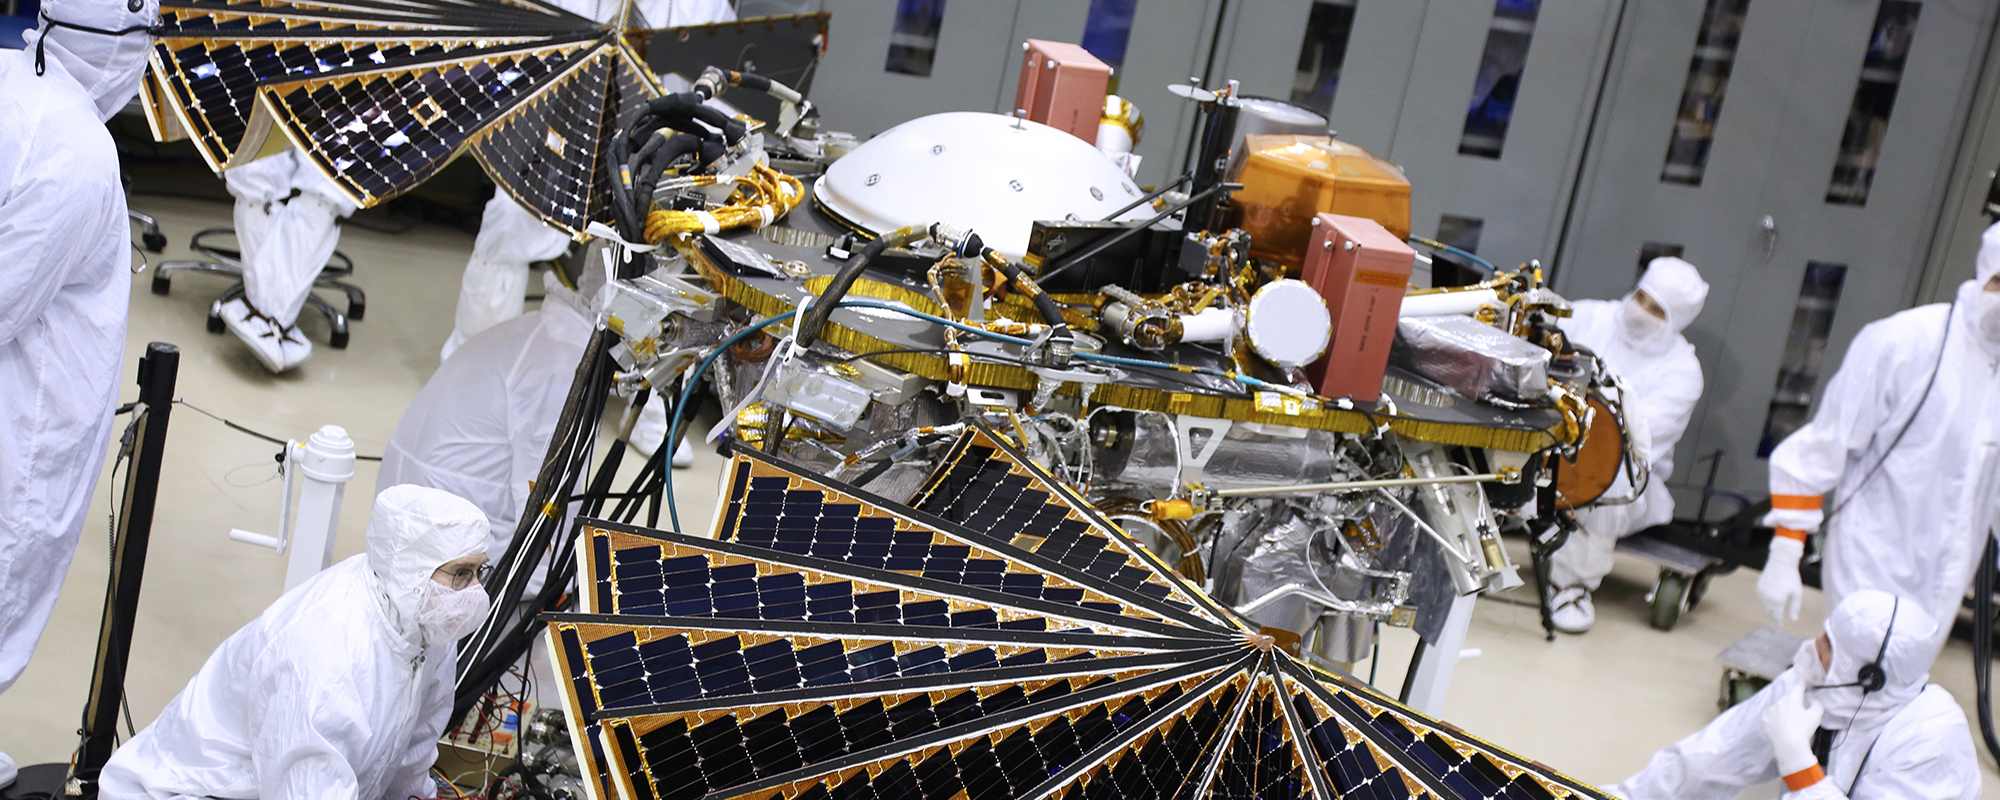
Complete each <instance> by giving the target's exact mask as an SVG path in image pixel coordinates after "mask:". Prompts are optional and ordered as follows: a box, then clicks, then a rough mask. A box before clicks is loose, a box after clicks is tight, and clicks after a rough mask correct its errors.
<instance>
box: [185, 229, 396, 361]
mask: <svg viewBox="0 0 2000 800" xmlns="http://www.w3.org/2000/svg"><path fill="white" fill-rule="evenodd" d="M235 235H236V229H235V228H209V229H207V230H204V231H202V232H200V233H197V234H195V235H194V240H193V241H191V242H189V243H188V249H190V250H193V251H195V252H196V253H199V254H201V255H204V256H207V257H208V258H210V259H212V260H211V261H169V262H167V263H165V264H161V265H160V266H159V267H157V268H155V269H154V270H153V294H158V295H164V294H166V293H168V292H170V291H172V290H173V275H174V273H176V272H196V273H202V274H207V275H221V276H223V277H225V278H235V279H236V283H235V285H233V286H230V287H229V289H228V290H227V291H224V292H223V293H222V296H221V297H217V298H215V301H214V302H211V303H209V304H208V332H209V333H221V332H223V331H224V330H226V326H224V325H223V322H222V304H223V303H227V302H229V301H231V300H235V299H236V298H238V297H242V296H243V260H242V259H243V253H242V251H240V250H236V249H234V248H233V247H232V246H225V245H221V244H219V243H218V242H217V241H216V240H217V239H219V238H220V237H223V236H229V237H234V236H235ZM353 274H354V260H353V259H350V258H348V257H347V254H346V253H342V252H340V251H339V250H335V251H333V257H332V258H329V259H327V262H326V267H325V268H324V269H321V270H320V272H319V277H317V278H314V279H313V288H315V289H339V290H340V291H342V292H345V293H347V313H345V314H342V313H340V310H339V309H336V308H334V307H333V304H332V303H329V302H327V301H326V300H324V299H322V298H321V297H320V296H319V295H317V294H313V293H310V292H308V293H307V294H306V305H308V306H310V307H312V309H313V310H315V311H318V312H319V313H320V315H321V316H324V317H326V322H327V326H328V327H329V328H331V329H332V332H331V333H330V334H329V335H328V336H327V337H326V343H327V344H328V345H329V346H331V347H333V348H334V349H336V350H339V349H345V348H346V347H347V320H349V319H356V320H358V319H361V317H362V315H363V314H365V313H367V311H368V295H366V294H364V293H362V291H361V287H359V286H355V285H354V284H351V283H348V282H346V281H344V280H341V279H342V278H346V277H348V276H350V275H353Z"/></svg>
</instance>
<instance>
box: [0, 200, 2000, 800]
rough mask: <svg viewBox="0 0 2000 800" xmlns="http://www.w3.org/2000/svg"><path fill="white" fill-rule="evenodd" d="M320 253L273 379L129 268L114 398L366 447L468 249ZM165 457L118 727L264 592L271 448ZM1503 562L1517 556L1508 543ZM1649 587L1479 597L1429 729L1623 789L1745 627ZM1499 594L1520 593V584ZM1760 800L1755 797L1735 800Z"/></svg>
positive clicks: (81, 685)
mask: <svg viewBox="0 0 2000 800" xmlns="http://www.w3.org/2000/svg"><path fill="white" fill-rule="evenodd" d="M133 206H134V208H137V209H139V210H141V211H145V212H147V213H151V214H153V215H155V216H156V217H158V218H159V221H160V224H161V226H162V228H163V229H164V230H165V231H166V234H167V236H168V238H169V240H170V242H171V243H170V246H169V248H168V251H167V253H166V254H165V255H164V256H150V258H151V259H152V260H153V262H154V263H159V262H160V261H161V260H163V259H165V258H188V257H190V256H189V253H188V251H187V240H188V237H189V235H190V234H192V233H193V232H195V231H196V230H199V229H202V228H206V227H211V226H217V225H228V224H230V219H229V217H230V208H229V206H228V205H227V204H224V203H217V202H204V201H195V200H185V199H168V198H162V197H151V196H140V197H137V198H135V199H134V202H133ZM340 247H341V249H342V250H343V251H345V252H347V253H348V254H349V255H351V256H352V257H353V259H354V262H355V264H356V265H357V269H356V273H355V278H354V280H355V282H356V283H358V284H360V285H361V286H362V287H363V288H365V289H366V290H367V292H368V297H369V303H368V313H367V318H366V319H364V320H360V321H357V322H353V323H351V330H352V336H353V340H352V344H351V346H350V347H349V348H348V349H346V350H334V349H332V348H329V347H326V346H325V345H324V341H325V339H324V325H323V323H322V322H321V320H320V319H318V318H317V317H316V316H314V315H313V314H312V313H311V312H308V313H307V314H305V315H304V316H302V320H304V322H303V323H302V324H304V325H305V326H306V328H307V332H308V333H309V334H310V335H311V336H313V338H314V341H315V344H316V348H317V349H316V352H315V353H314V355H313V358H312V360H311V361H308V362H307V363H306V364H304V365H303V366H302V367H300V368H298V369H296V370H294V371H292V372H290V373H287V374H285V375H282V376H273V375H271V374H270V373H268V372H266V371H265V370H264V369H263V367H261V366H259V365H258V363H257V362H256V361H255V360H254V359H253V358H252V356H251V355H250V353H249V351H248V350H247V349H246V348H244V347H243V346H242V345H241V344H240V343H238V342H237V341H236V340H235V339H234V338H233V337H229V336H227V335H221V336H217V335H211V334H209V333H207V332H206V331H205V330H204V327H203V325H204V320H205V318H206V310H207V305H208V302H209V300H210V299H212V298H213V297H214V296H215V295H216V294H217V293H218V292H220V291H221V290H222V288H223V284H222V282H221V281H220V280H218V279H214V278H207V277H201V276H184V277H181V278H178V279H176V280H175V282H174V288H173V293H172V294H171V295H169V296H166V297H160V296H156V295H153V294H151V293H150V292H149V291H148V290H147V287H148V284H149V282H150V275H149V274H141V275H137V276H134V278H133V279H132V312H131V324H130V333H129V334H128V337H127V346H126V370H125V373H124V375H125V377H124V379H123V381H122V382H123V383H124V384H125V386H126V389H125V391H124V397H125V399H128V400H129V399H131V398H133V397H134V396H135V395H136V390H135V389H134V388H133V387H132V383H131V380H132V375H133V368H134V367H135V365H136V364H137V361H138V358H139V356H140V354H141V353H143V352H144V349H145V345H146V343H147V342H151V341H163V342H171V343H174V344H176V345H178V346H179V347H180V348H181V367H180V380H179V389H178V392H177V394H178V395H179V396H180V397H181V398H183V399H185V401H186V402H187V403H188V404H190V405H192V406H198V407H200V408H201V409H204V410H206V411H209V412H212V413H214V414H216V415H219V416H221V417H224V418H227V419H229V420H231V421H234V422H236V423H238V424H241V425H243V426H246V427H249V428H252V429H255V430H257V431H261V432H265V433H269V434H272V435H276V436H279V437H292V438H301V439H302V438H304V437H305V436H307V435H308V434H310V433H311V432H312V431H314V430H315V429H317V428H318V427H319V426H321V425H326V424H334V425H340V426H342V427H344V428H346V429H347V431H348V434H349V435H350V436H352V437H353V438H354V441H355V444H356V447H357V449H358V451H359V452H360V453H362V454H368V455H375V454H380V453H381V452H382V448H383V445H384V443H385V442H386V441H387V440H388V438H389V434H390V431H391V430H392V429H393V428H394V426H395V423H396V419H397V417H398V415H400V414H401V412H402V410H403V407H404V405H405V404H407V403H408V402H409V401H410V399H411V398H412V397H414V396H415V395H416V393H417V391H418V389H420V388H421V387H422V386H423V383H424V380H425V379H426V378H427V377H429V375H430V374H431V372H432V370H434V369H436V367H437V364H438V356H437V353H438V347H439V345H441V344H442V343H443V342H444V339H445V337H446V335H447V334H448V333H449V332H450V329H451V322H452V312H453V308H454V303H455V298H456V297H457V293H458V282H459V275H460V271H461V270H462V269H463V267H464V264H465V260H466V256H467V255H468V254H469V253H470V251H471V247H472V237H471V236H470V235H469V234H465V233H462V232H460V231H456V230H451V229H447V228H442V227H438V226H433V225H419V226H417V227H416V228H414V229H413V230H410V231H408V232H406V233H401V234H383V233H376V232H372V231H368V230H362V229H360V228H357V227H349V228H347V230H346V232H345V233H344V234H343V236H342V240H341V244H340ZM536 286H537V287H538V286H539V284H538V283H537V284H536ZM120 424H121V425H122V424H123V423H122V422H121V423H120ZM167 448H168V449H167V453H166V466H165V469H164V470H163V473H162V475H161V478H160V484H161V485H160V501H159V506H158V509H157V516H156V520H155V523H154V526H153V539H152V549H151V554H150V556H149V559H148V562H147V564H146V574H145V588H144V592H143V596H142V599H141V602H140V606H139V615H138V622H137V628H136V632H135V634H134V637H133V651H132V673H131V677H130V679H129V680H128V682H127V693H128V697H129V700H130V704H131V713H132V718H133V721H134V722H136V723H137V724H139V725H141V726H143V725H145V724H146V723H147V722H149V721H150V720H152V719H153V718H154V716H156V715H157V714H158V713H159V711H160V709H161V708H162V707H163V706H165V705H166V703H167V701H168V700H170V699H171V698H172V697H173V696H174V694H175V693H177V692H178V691H180V689H181V687H182V686H183V685H184V684H185V683H186V681H187V680H188V678H189V677H191V676H192V675H193V674H194V673H195V671H196V670H197V669H199V668H200V667H201V664H202V662H203V661H204V660H205V659H207V657H208V654H209V652H210V651H211V650H213V649H214V648H215V646H216V645H217V644H218V643H220V642H221V641H222V640H223V638H225V637H227V636H228V635H229V634H230V633H231V632H233V631H235V630H236V629H237V628H238V627H239V626H241V625H243V624H244V623H245V622H247V621H249V620H250V619H252V618H253V617H255V616H256V615H257V614H258V613H259V612H261V611H262V610H263V608H264V607H265V605H267V604H268V603H270V602H271V601H272V600H273V599H275V598H276V597H277V596H278V594H279V592H280V590H281V589H282V587H283V583H284V571H285V560H284V559H283V558H281V557H279V556H278V555H277V554H275V553H274V552H272V551H270V550H267V549H263V548H259V547H255V546H252V545H247V544H241V543H238V542H234V541H231V540H230V539H229V536H228V533H229V530H230V529H231V528H243V529H247V530H252V531H259V532H265V533H269V532H272V531H273V530H274V529H275V527H276V525H277V517H278V497H279V489H280V486H281V485H282V484H281V482H280V480H279V478H278V474H277V470H276V466H275V464H274V463H273V461H272V455H273V453H275V452H276V449H277V448H276V446H275V445H272V444H269V443H267V442H264V441H260V440H258V439H254V438H251V437H250V436H247V435H244V434H242V433H239V432H236V431H233V430H230V429H229V428H226V427H224V426H223V425H222V424H221V423H219V422H217V421H215V420H213V419H209V418H207V417H205V416H202V415H201V414H198V413H195V412H194V411H193V410H192V409H190V408H188V407H186V406H183V407H179V408H176V409H175V411H174V414H173V417H172V424H171V428H170V434H169V437H168V445H167ZM696 459H697V460H696V463H695V466H694V467H693V468H691V469H687V470H680V471H678V473H677V475H678V478H679V480H678V481H677V483H678V484H679V485H680V486H681V487H682V494H681V501H682V503H683V506H682V507H683V509H685V513H686V518H687V519H690V520H703V521H705V520H707V519H709V516H710V514H711V509H712V508H713V498H714V494H715V493H714V489H715V487H716V484H717V477H718V476H719V474H720V465H721V464H722V463H723V462H722V460H721V459H720V458H719V457H717V456H716V455H715V454H714V453H713V452H712V451H709V450H705V449H701V448H697V450H696ZM107 468H108V465H107ZM375 474H376V465H375V464H374V463H373V462H367V461H364V462H361V463H360V464H359V465H358V467H357V468H356V470H355V475H354V479H353V481H352V483H350V484H349V486H348V490H347V493H346V498H345V500H344V502H343V505H342V513H341V524H340V528H341V533H340V539H339V541H338V542H337V543H336V545H335V556H336V558H345V557H347V556H350V555H353V554H356V553H359V552H361V550H362V545H363V541H362V540H363V531H364V530H365V528H366V525H367V519H368V509H369V498H370V497H371V496H372V494H373V488H374V485H375ZM111 488H112V487H111V486H110V485H109V483H108V482H107V481H104V480H100V481H99V484H98V488H97V496H96V498H95V499H94V501H93V506H92V512H91V516H90V518H89V522H88V523H87V524H86V526H85V529H84V536H83V540H82V543H81V545H80V546H79V547H78V549H77V554H76V559H75V561H74V563H73V564H72V565H71V567H70V570H69V576H68V580H67V582H66V583H65V584H64V586H63V594H62V597H61V599H60V601H59V602H58V603H57V605H56V612H55V618H54V620H53V621H52V622H51V623H50V625H49V628H48V632H47V633H46V634H44V635H43V637H42V641H41V647H40V649H39V650H38V651H37V652H36V654H35V658H34V660H33V662H32V663H30V664H29V666H28V669H27V672H26V674H24V675H23V676H22V677H21V680H20V681H19V682H18V683H17V684H15V686H14V687H13V689H12V690H10V691H8V692H7V693H6V694H5V695H0V752H5V753H7V754H9V755H12V756H13V757H14V758H15V759H16V760H17V761H19V762H20V763H21V764H24V765H26V764H35V763H43V762H51V761H64V760H67V759H68V758H69V756H70V753H71V751H72V750H73V749H74V747H75V745H76V736H75V731H76V729H77V721H78V718H79V715H80V713H81V709H82V707H83V705H84V700H85V692H86V688H87V685H88V683H89V681H90V676H91V664H92V659H93V652H94V649H95V645H96V640H97V632H98V620H99V617H100V615H101V613H102V604H103V597H104V586H105V581H106V569H107V567H106V565H107V562H108V552H107V533H106V531H107V524H108V523H107V519H108V508H109V507H108V504H107V497H108V491H109V489H111ZM690 524H691V525H692V524H693V523H690ZM1515 556H1516V560H1517V561H1523V560H1524V559H1525V553H1524V552H1519V551H1518V548H1517V552H1516V554H1515ZM1653 577H1654V569H1653V568H1652V567H1651V566H1650V565H1648V564H1647V563H1645V562H1643V561H1640V560H1638V559H1636V558H1632V557H1628V556H1624V555H1621V556H1619V559H1618V564H1617V569H1616V571H1615V572H1613V573H1612V575H1611V576H1610V578H1608V579H1607V580H1606V581H1605V584H1604V588H1603V589H1602V590H1600V591H1599V592H1598V594H1597V609H1598V620H1597V628H1596V630H1594V631H1592V632H1591V633H1589V634H1588V635H1584V636H1562V637H1559V638H1558V639H1557V640H1556V641H1554V642H1547V641H1544V640H1543V638H1542V634H1541V629H1540V626H1539V625H1538V624H1537V622H1536V617H1535V612H1534V610H1533V609H1531V608H1523V607H1518V606H1513V605H1508V604H1503V603H1496V602H1484V603H1480V604H1479V606H1478V608H1477V611H1476V612H1475V618H1474V621H1473V624H1472V629H1471V632H1470V633H1469V635H1468V636H1467V641H1466V646H1467V647H1468V648H1476V649H1478V650H1479V651H1480V654H1479V655H1478V656H1477V657H1476V658H1471V659H1468V660H1466V661H1463V662H1461V663H1460V665H1459V667H1458V670H1457V673H1456V676H1455V678H1454V680H1453V682H1452V686H1451V692H1450V695H1449V700H1448V701H1447V704H1446V708H1445V714H1444V716H1445V718H1446V719H1448V720H1450V721H1451V722H1452V723H1454V724H1457V725H1459V726H1461V727H1463V728H1464V729H1466V730H1467V731H1470V732H1472V733H1474V734H1476V735H1478V736H1481V737H1484V738H1486V739H1488V740H1490V741H1493V742H1495V743H1496V744H1499V745H1501V746H1504V747H1507V748H1510V749H1512V750H1514V751H1516V752H1518V753H1521V754H1522V755H1525V756H1528V757H1531V758H1534V759H1537V760H1539V761H1542V762H1544V763H1547V764H1550V765H1553V766H1555V767H1556V768H1557V769H1560V770H1562V771H1564V772H1567V773H1569V774H1571V775H1574V776H1576V777H1577V778H1580V779H1582V780H1586V781H1593V782H1600V783H1611V782H1614V781H1617V780H1619V779H1621V778H1623V777H1625V776H1626V775H1628V774H1630V773H1632V772H1633V771H1635V770H1637V769H1638V768H1639V767H1641V766H1643V765H1644V764H1645V762H1646V759H1647V757H1648V756H1649V755H1650V754H1651V753H1652V752H1653V751H1654V750H1655V749H1657V748H1658V747H1660V746H1662V745H1664V744H1667V743H1669V742H1672V741H1673V740H1675V739H1677V738H1679V737H1680V736H1683V735H1685V734H1687V733H1689V732H1692V731H1694V730H1695V729H1696V728H1698V727H1700V726H1701V725H1703V724H1705V723H1707V722H1708V721H1709V720H1710V719H1712V718H1713V717H1714V716H1715V714H1716V696H1717V691H1718V688H1717V687H1718V684H1719V681H1720V678H1721V667H1720V666H1718V665H1717V664H1716V663H1715V661H1714V657H1715V654H1716V653H1718V652H1721V651H1722V649H1723V648H1724V647H1727V646H1728V645H1729V644H1730V643H1732V642H1734V641H1735V640H1736V639H1738V638H1740V637H1741V636H1743V635H1744V634H1745V633H1747V632H1749V631H1750V630H1751V629H1753V628H1755V627H1756V626H1757V625H1759V624H1760V622H1761V621H1762V619H1763V617H1764V613H1763V610H1762V608H1761V606H1760V605H1759V604H1758V602H1757V596H1756V589H1755V582H1756V573H1755V572H1753V571H1749V570H1740V571H1738V572H1737V573H1735V574H1732V575H1727V576H1723V577H1721V578H1718V579H1716V580H1715V581H1714V584H1713V586H1712V587H1711V588H1710V590H1709V593H1708V596H1707V598H1706V600H1705V601H1704V602H1703V603H1702V605H1701V607H1700V608H1698V609H1695V610H1694V611H1692V612H1690V613H1689V614H1687V615H1686V616H1685V617H1684V618H1683V619H1682V621H1681V624H1680V625H1679V627H1677V628H1676V629H1675V630H1674V631H1673V632H1671V633H1662V632H1660V631H1656V630H1653V629H1652V628H1650V627H1648V626H1647V624H1646V603H1645V594H1646V591H1647V589H1648V588H1649V587H1650V585H1651V583H1652V580H1653ZM1807 592H1808V593H1807V599H1806V603H1805V608H1804V610H1803V611H1802V613H1801V621H1800V622H1796V623H1792V624H1791V625H1788V626H1787V627H1788V629H1790V630H1791V631H1792V632H1794V633H1798V634H1800V635H1810V634H1813V633H1815V632H1816V630H1815V628H1816V623H1817V621H1818V620H1819V618H1820V611H1821V609H1820V602H1819V595H1818V593H1817V592H1815V591H1812V590H1810V589H1809V590H1807ZM1514 594H1515V595H1516V596H1518V597H1520V598H1522V599H1529V598H1531V597H1532V595H1531V594H1530V593H1529V592H1528V591H1527V590H1516V591H1515V592H1514ZM1413 641H1414V637H1413V636H1411V635H1409V634H1408V633H1407V632H1404V631H1393V630H1392V631H1391V632H1389V633H1388V634H1386V635H1385V636H1384V643H1383V647H1382V657H1381V658H1382V661H1383V663H1382V664H1381V667H1380V671H1379V679H1378V683H1379V684H1380V685H1382V686H1383V687H1385V689H1386V691H1388V692H1390V693H1392V694H1393V692H1394V691H1395V690H1396V688H1397V687H1398V686H1400V684H1401V680H1402V677H1403V665H1404V663H1406V661H1407V659H1408V652H1409V649H1410V645H1411V643H1412V642H1413ZM1368 669H1369V665H1368V664H1367V663H1365V662H1364V663H1362V664H1361V665H1359V667H1358V670H1359V671H1360V672H1361V673H1362V674H1364V675H1365V674H1366V673H1367V671H1368ZM1931 676H1932V680H1934V681H1935V682H1937V683H1939V684H1942V685H1943V686H1945V687H1946V688H1948V689H1950V690H1951V692H1952V693H1953V694H1954V695H1956V696H1957V697H1958V699H1959V701H1960V703H1961V704H1963V705H1965V706H1966V708H1967V710H1968V714H1970V709H1971V704H1972V698H1973V693H1972V677H1971V658H1970V649H1969V648H1968V647H1967V646H1966V645H1965V644H1964V643H1963V642H1959V641H1953V642H1952V643H1951V644H1950V645H1948V646H1947V648H1946V650H1945V652H1944V655H1943V656H1942V658H1940V660H1939V662H1938V664H1937V666H1936V667H1935V668H1934V669H1933V670H1932V672H1931ZM1968 718H1970V717H1968ZM1975 730H1976V729H1975ZM1975 736H1976V734H1975ZM1980 760H1981V764H1982V766H1983V767H1984V770H1985V773H1986V788H1985V792H1984V796H1985V797H1987V798H2000V773H1996V772H1995V770H1994V766H1993V763H1992V762H1991V760H1989V759H1988V758H1987V757H1986V756H1985V754H1984V751H1983V748H1982V749H1981V757H1980ZM1778 794H1779V791H1778V789H1777V787H1776V785H1775V784H1773V785H1769V786H1764V787H1759V788H1757V789H1753V790H1752V791H1750V792H1748V793H1746V794H1745V795H1744V796H1745V797H1777V796H1778Z"/></svg>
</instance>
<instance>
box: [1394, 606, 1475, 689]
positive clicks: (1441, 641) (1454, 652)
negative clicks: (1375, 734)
mask: <svg viewBox="0 0 2000 800" xmlns="http://www.w3.org/2000/svg"><path fill="white" fill-rule="evenodd" d="M1478 600H1479V595H1477V594H1466V595H1459V596H1458V597H1454V598H1452V600H1451V610H1450V611H1448V612H1446V613H1445V617H1444V630H1443V631H1441V632H1439V633H1438V641H1437V643H1436V644H1419V645H1418V647H1420V648H1422V653H1423V658H1422V660H1420V661H1419V662H1418V663H1417V676H1416V679H1415V680H1412V681H1410V707H1411V708H1414V709H1416V710H1417V711H1418V712H1419V713H1423V714H1428V715H1430V716H1432V717H1435V718H1440V719H1441V718H1442V715H1443V714H1444V696H1445V692H1446V691H1447V690H1449V689H1450V688H1451V671H1452V670H1453V669H1454V668H1456V667H1457V666H1458V660H1459V658H1460V657H1461V656H1462V655H1463V654H1464V651H1465V631H1466V629H1467V628H1470V627H1472V605H1473V603H1476V602H1478Z"/></svg>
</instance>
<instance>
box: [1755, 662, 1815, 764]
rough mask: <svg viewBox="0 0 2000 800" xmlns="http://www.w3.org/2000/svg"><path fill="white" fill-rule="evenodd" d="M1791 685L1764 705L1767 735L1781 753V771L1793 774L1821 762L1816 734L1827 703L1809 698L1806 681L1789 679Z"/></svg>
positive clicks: (1774, 749)
mask: <svg viewBox="0 0 2000 800" xmlns="http://www.w3.org/2000/svg"><path fill="white" fill-rule="evenodd" d="M1790 684H1791V686H1790V688H1788V689H1786V690H1785V691H1784V692H1783V693H1782V694H1779V695H1778V696H1777V697H1773V698H1771V704H1770V705H1769V706H1766V707H1765V708H1764V720H1763V721H1764V735H1765V736H1766V737H1769V738H1770V740H1771V751H1772V752H1773V753H1774V754H1776V755H1777V757H1778V774H1779V775H1790V774H1792V773H1794V772H1799V771H1802V770H1807V769H1811V768H1813V767H1816V766H1818V765H1819V759H1818V758H1817V757H1815V756H1814V755H1813V751H1812V740H1813V734H1814V733H1816V732H1818V731H1819V720H1820V716H1821V715H1823V714H1825V713H1826V709H1825V707H1823V706H1821V705H1820V704H1818V703H1815V702H1812V701H1811V700H1808V699H1807V698H1806V696H1805V693H1806V684H1805V681H1790Z"/></svg>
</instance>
